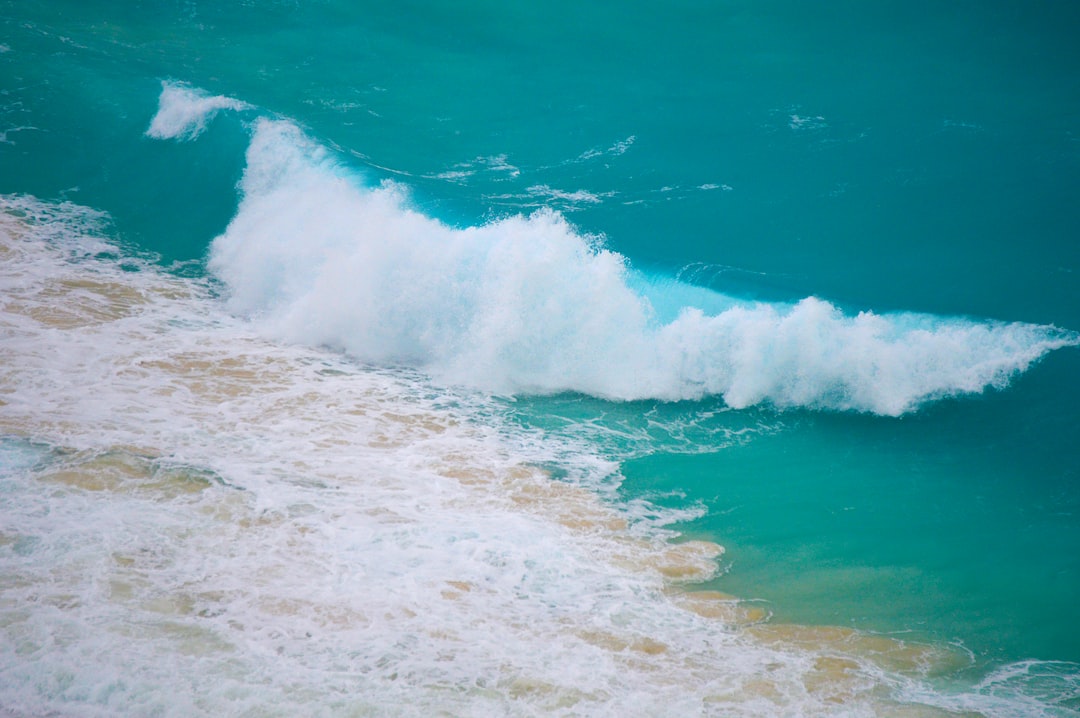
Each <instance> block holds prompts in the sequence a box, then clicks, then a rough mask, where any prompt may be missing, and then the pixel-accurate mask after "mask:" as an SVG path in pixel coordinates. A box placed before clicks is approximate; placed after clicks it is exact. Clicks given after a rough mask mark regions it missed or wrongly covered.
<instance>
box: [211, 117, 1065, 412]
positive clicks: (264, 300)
mask: <svg viewBox="0 0 1080 718" xmlns="http://www.w3.org/2000/svg"><path fill="white" fill-rule="evenodd" d="M241 190H242V194H243V196H242V199H241V203H240V206H239V209H238V212H237V214H236V216H235V217H234V219H233V220H232V222H231V223H230V225H229V227H228V229H227V230H226V231H225V233H224V234H223V235H222V236H220V237H218V238H217V239H216V240H215V241H214V243H213V245H212V247H211V254H210V260H209V268H210V270H211V271H212V272H213V273H214V274H215V275H216V276H217V277H219V278H220V279H221V280H223V281H224V283H225V285H226V286H227V288H228V292H229V296H230V306H231V307H232V308H233V309H234V310H235V311H237V312H238V313H240V314H243V315H246V316H250V317H253V318H256V320H257V323H258V325H259V326H260V327H261V328H262V330H263V331H266V332H268V334H269V335H271V336H275V337H277V338H280V339H285V340H288V341H294V342H299V343H304V344H311V345H323V346H331V347H335V348H339V349H343V350H345V351H346V352H348V353H349V354H351V355H353V356H355V357H357V358H360V359H362V360H365V361H371V362H375V363H388V362H389V363H403V364H407V365H411V366H416V367H419V368H422V369H423V370H424V371H427V372H429V373H430V374H431V375H433V376H435V377H438V378H439V379H440V380H442V381H444V382H447V383H450V384H457V385H463V386H468V387H473V388H477V389H481V390H484V391H491V392H498V393H506V394H515V393H534V394H551V393H558V392H565V391H570V392H580V393H583V394H589V395H594V396H598V397H603V398H607V399H618V400H634V399H649V398H653V399H661V400H666V401H676V400H683V399H700V398H702V397H707V396H721V397H723V399H724V400H725V401H726V402H727V403H728V404H729V405H730V406H732V407H736V408H741V407H746V406H751V405H755V404H769V405H773V406H776V407H781V408H789V407H808V408H813V409H828V410H854V411H862V412H871V413H875V414H882V415H891V416H896V415H900V414H903V413H906V412H910V411H913V410H915V409H917V408H918V407H919V406H920V405H922V404H923V403H925V402H927V401H930V400H936V399H941V398H945V397H952V396H958V395H962V394H971V393H979V392H982V391H984V390H985V389H986V388H988V387H995V388H1001V387H1004V386H1005V385H1007V383H1008V382H1009V380H1010V379H1011V378H1012V377H1013V376H1014V375H1015V374H1017V373H1019V372H1022V371H1024V370H1026V369H1027V368H1028V367H1029V366H1030V365H1031V364H1032V363H1033V362H1035V361H1037V360H1038V359H1039V358H1041V357H1042V356H1044V355H1045V354H1046V353H1047V352H1050V351H1052V350H1054V349H1058V348H1061V347H1065V346H1072V345H1075V344H1076V343H1077V336H1076V335H1075V333H1072V332H1068V331H1062V330H1058V329H1056V328H1054V327H1049V326H1038V325H1032V324H1023V323H1004V322H993V321H977V320H969V319H962V318H946V317H936V316H932V315H919V314H912V313H907V314H887V315H878V314H874V313H872V312H861V313H858V314H856V315H854V316H852V315H848V314H845V313H843V312H842V311H841V310H840V309H839V308H837V307H836V306H834V305H832V304H831V303H829V302H828V301H825V300H823V299H818V298H814V297H810V298H807V299H804V300H802V301H800V302H797V303H795V304H783V303H762V302H741V301H738V300H737V299H735V298H731V297H723V296H719V297H716V298H714V299H713V300H712V301H711V302H710V303H713V304H723V305H726V306H727V307H728V308H726V309H723V310H721V311H719V312H717V313H714V314H706V313H705V312H704V311H703V310H702V309H700V308H698V307H695V306H685V307H683V308H682V309H681V310H679V311H678V312H677V313H676V316H675V317H674V318H673V319H670V320H667V321H666V322H664V321H661V320H660V319H659V318H658V316H657V312H656V311H655V310H654V308H653V306H652V303H651V302H650V301H649V299H648V298H647V296H646V295H647V293H648V292H646V293H642V292H640V291H635V289H634V288H633V287H634V286H635V285H637V286H641V285H643V284H644V285H648V286H649V292H651V293H654V294H655V293H657V292H663V291H664V285H665V284H670V280H660V281H654V280H650V279H649V278H647V277H644V276H642V275H640V274H637V273H636V272H635V270H633V269H632V268H631V267H629V265H628V262H627V261H626V259H625V258H624V257H622V256H621V255H619V254H617V253H615V252H613V251H611V250H609V249H607V248H605V246H604V244H603V242H602V240H601V239H599V238H597V237H593V236H588V235H582V234H580V233H579V232H577V231H576V230H575V228H574V227H573V226H572V225H570V224H569V223H568V222H567V221H566V220H565V218H564V217H563V216H562V215H560V214H558V213H556V212H554V211H552V210H546V209H545V210H540V211H537V212H535V213H533V214H532V215H529V216H523V215H515V216H510V217H506V218H503V219H499V220H495V221H492V222H489V223H487V224H484V225H480V226H475V227H464V228H456V227H452V226H449V225H447V224H445V223H442V222H440V221H438V220H436V219H434V218H431V217H428V216H425V215H424V214H422V213H420V212H418V211H417V210H415V209H413V208H411V207H410V204H409V199H408V194H407V191H406V190H405V188H404V187H403V186H401V185H400V184H398V183H394V182H389V181H387V182H383V183H382V184H380V185H378V186H375V187H370V186H367V185H365V184H364V182H363V181H361V180H360V179H359V178H358V177H357V176H356V175H355V174H354V173H352V172H350V171H349V170H347V168H345V167H344V166H343V165H341V164H340V163H339V162H338V161H337V160H336V159H335V158H334V157H333V156H332V155H331V154H330V153H329V152H328V151H327V150H325V148H323V147H321V146H320V145H318V144H317V143H315V142H313V141H312V140H310V139H309V138H308V137H306V136H305V135H304V134H303V133H302V132H301V131H300V130H299V129H298V128H297V127H296V126H295V125H294V124H292V123H290V122H288V121H283V120H268V119H261V120H259V121H258V122H257V123H256V124H255V126H254V130H253V136H252V140H251V144H250V146H249V148H248V152H247V169H246V170H245V174H244V178H243V181H242V183H241Z"/></svg>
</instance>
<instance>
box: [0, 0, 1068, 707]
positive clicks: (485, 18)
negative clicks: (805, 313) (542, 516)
mask: <svg viewBox="0 0 1080 718" xmlns="http://www.w3.org/2000/svg"><path fill="white" fill-rule="evenodd" d="M1077 28H1080V6H1076V5H1074V4H1072V3H1055V2H1019V1H1009V2H1006V1H999V2H959V3H950V4H948V5H947V6H943V5H941V4H940V3H930V2H902V3H901V2H883V3H860V2H847V1H837V2H829V3H803V2H792V1H789V0H771V1H764V2H749V1H733V2H723V3H698V2H676V3H674V4H672V3H667V4H662V3H650V2H636V1H635V2H623V3H607V2H602V3H585V4H582V3H570V2H548V3H520V2H512V3H496V2H482V1H476V2H467V3H453V4H448V3H437V2H425V1H419V0H412V1H408V2H396V3H369V2H361V3H352V2H344V1H342V0H322V1H317V2H316V1H312V2H286V1H285V0H278V1H275V2H266V3H248V2H216V3H208V2H198V1H196V0H184V1H181V0H176V1H175V2H164V1H161V2H138V3H127V2H74V1H72V2H64V1H62V0H48V1H42V2H34V3H26V2H18V1H17V0H0V91H2V95H0V194H13V193H17V194H29V195H34V196H36V197H40V198H42V199H46V200H70V201H73V202H76V203H78V204H81V205H85V206H89V207H93V208H96V209H99V210H102V211H105V212H107V213H108V214H109V215H110V216H111V218H112V220H113V222H114V225H113V226H114V228H115V232H116V234H117V235H118V237H119V238H120V239H121V240H122V241H123V242H125V243H126V245H127V246H129V247H131V248H132V249H133V250H134V251H146V252H152V253H156V254H157V255H158V256H159V257H160V258H161V261H162V262H163V263H164V264H166V265H168V264H170V263H172V262H177V261H179V262H192V261H193V262H194V263H193V265H190V266H188V267H187V268H186V269H185V271H188V272H191V273H195V274H200V273H202V272H204V271H205V260H206V259H207V257H208V256H209V253H210V246H211V242H212V241H213V240H214V239H215V237H218V236H219V235H221V234H222V233H223V232H224V231H225V230H226V227H227V226H228V225H229V222H230V220H231V219H233V218H234V217H235V216H236V215H237V209H238V204H239V201H240V196H239V193H238V183H240V182H241V180H242V178H243V177H244V171H245V166H246V165H247V164H248V162H249V160H250V157H248V156H246V155H245V152H247V151H248V145H249V142H250V140H251V134H252V127H253V125H254V123H256V121H257V120H258V118H260V117H261V118H267V117H270V118H278V119H287V120H288V121H291V122H295V123H296V125H297V126H299V127H300V128H302V130H303V131H304V133H306V135H307V136H308V137H310V138H312V139H313V141H314V142H316V143H317V144H318V145H319V146H320V147H324V148H326V151H327V152H328V153H329V154H330V155H332V156H333V157H334V158H335V161H336V162H338V163H339V165H340V166H342V167H345V168H346V169H347V171H348V173H350V174H351V175H353V176H356V177H359V178H361V180H362V181H363V182H365V183H367V185H368V186H375V185H377V184H378V183H379V182H381V181H383V180H387V179H389V180H394V181H397V182H400V183H402V184H404V185H405V186H407V187H408V189H409V192H410V193H411V194H410V199H409V203H410V206H411V207H412V208H414V209H415V210H416V211H418V212H419V213H421V214H423V215H424V216H426V217H431V218H436V219H439V220H441V221H443V222H445V223H447V224H448V225H451V226H453V227H473V226H478V225H482V224H484V223H487V222H491V221H494V220H497V219H500V218H505V217H509V216H514V215H517V214H521V213H524V214H528V213H530V212H533V211H535V210H537V209H541V208H550V209H554V210H556V211H558V212H560V213H562V215H563V216H565V217H566V218H567V219H568V220H569V221H570V222H571V223H572V225H573V227H574V228H576V230H577V231H578V232H580V233H582V234H589V235H597V236H601V237H602V242H603V245H604V246H605V247H607V248H608V249H610V250H612V251H614V252H617V253H619V254H620V255H622V256H623V257H625V258H626V260H627V262H628V263H629V265H630V266H631V267H633V269H634V270H635V271H636V272H640V277H643V279H640V281H641V282H643V283H645V284H649V283H650V282H652V283H653V284H650V285H649V286H654V287H656V286H658V287H660V289H658V290H655V294H654V295H653V296H651V299H652V300H653V306H654V308H655V309H656V311H657V313H658V314H659V315H665V314H666V313H669V314H672V315H675V314H677V313H678V311H680V310H681V309H682V308H684V307H685V306H686V301H687V300H686V299H685V297H686V296H693V293H694V291H697V290H710V291H711V292H717V293H721V294H722V295H723V296H724V297H733V298H736V299H737V300H739V301H742V300H760V301H763V302H776V303H788V302H796V301H798V300H800V299H802V298H804V297H807V296H816V297H821V298H823V299H824V300H828V301H829V302H831V303H832V304H833V305H835V306H836V307H838V308H839V310H842V311H843V312H844V313H845V314H846V315H856V314H858V313H859V312H863V311H872V312H874V313H876V314H879V315H886V316H888V313H890V312H901V311H903V312H917V313H920V314H921V315H929V316H932V317H934V318H935V319H934V320H933V321H934V322H938V321H940V322H948V321H951V320H952V318H953V317H966V318H971V321H975V322H983V321H989V322H1026V323H1030V324H1032V325H1038V326H1040V327H1046V326H1050V325H1053V326H1055V327H1057V328H1059V329H1060V330H1063V331H1064V332H1071V331H1076V330H1080V281H1078V279H1077V277H1078V272H1080V204H1078V203H1077V202H1076V193H1077V190H1078V189H1080V124H1078V123H1080V44H1078V43H1076V42H1075V37H1076V30H1077ZM163 83H165V84H164V85H163ZM170 86H173V87H186V88H197V89H198V90H199V91H200V92H203V93H205V94H206V96H224V97H228V98H235V99H236V100H237V101H239V102H243V103H247V104H246V108H247V109H241V110H237V111H223V112H221V113H220V114H219V115H218V116H217V117H216V118H214V119H213V120H212V121H211V122H209V123H208V124H207V127H206V129H205V131H204V132H203V133H202V134H200V135H199V136H198V138H197V139H192V140H191V141H185V140H183V139H181V140H180V141H160V140H155V139H152V138H150V137H148V136H147V135H146V131H147V128H148V126H149V125H150V123H151V120H152V119H153V118H154V116H155V113H156V112H157V111H158V107H159V104H158V103H159V96H160V95H161V93H162V90H163V87H170ZM313 221H314V222H318V219H315V220H313ZM676 280H679V281H682V282H684V283H685V284H689V285H693V287H694V288H696V289H689V288H683V289H682V290H676V289H670V291H667V292H666V293H665V290H664V289H663V287H665V286H667V285H668V284H671V283H674V282H675V281H676ZM226 281H227V280H226ZM680 291H681V292H683V293H679V292H680ZM709 301H714V300H709ZM717 301H718V300H717ZM724 301H727V300H724ZM785 306H786V305H785ZM591 311H593V307H590V306H587V305H585V306H576V307H573V312H574V313H575V314H581V315H585V316H588V315H589V314H590V312H591ZM529 320H530V316H526V317H525V318H524V321H525V322H528V321H529ZM995 326H996V325H995ZM905 336H907V335H905ZM1072 341H1073V342H1074V343H1075V340H1074V339H1073V340H1072ZM329 343H333V342H329ZM342 344H343V345H344V346H345V347H346V348H348V346H349V345H348V343H347V342H342ZM605 356H607V355H606V354H605ZM940 363H947V362H946V361H944V360H941V362H940ZM611 364H612V366H610V367H609V369H610V373H612V374H615V373H617V372H618V370H619V366H618V364H619V362H617V361H612V362H611ZM927 366H928V368H926V369H925V371H927V372H932V371H934V370H935V369H936V368H937V365H935V364H933V362H931V363H930V364H928V365H927ZM1025 367H1026V365H1025V366H1022V367H1019V368H1020V369H1023V368H1025ZM1007 375H1008V376H1007V378H1008V379H1010V381H1009V382H1007V383H1008V386H1004V384H1005V383H1006V382H989V381H987V382H982V383H980V384H979V385H978V386H977V387H965V388H964V389H963V390H962V391H961V390H956V391H952V390H950V391H942V392H939V393H937V394H935V393H933V392H930V394H929V396H928V397H920V398H919V399H918V400H917V401H915V402H914V404H913V405H911V406H910V407H908V409H910V410H907V409H905V411H904V412H888V411H885V412H876V413H875V411H874V410H873V409H870V410H868V409H867V408H866V407H860V406H856V410H855V411H833V410H832V409H830V406H831V405H829V404H828V402H817V403H815V402H809V403H808V404H807V405H799V403H798V402H785V401H782V400H777V399H776V398H775V395H770V396H771V397H772V398H769V397H766V398H765V399H764V400H762V401H760V402H758V401H755V402H751V404H753V405H751V406H745V405H738V403H737V402H734V401H729V402H728V403H727V404H725V401H724V400H723V398H722V397H718V396H706V397H704V398H700V399H699V400H697V399H695V397H693V396H690V397H681V398H683V399H686V400H684V401H681V402H675V403H669V402H666V401H665V399H666V398H667V397H663V396H661V397H654V398H646V399H644V400H641V401H631V402H625V401H607V400H606V399H605V398H604V397H609V398H610V397H611V396H612V395H613V394H617V392H610V391H603V390H597V391H596V392H592V393H594V394H595V395H596V396H595V397H590V396H583V395H582V394H589V393H590V392H589V391H588V390H584V391H582V390H581V389H580V387H578V386H576V385H573V386H571V387H570V388H573V389H577V390H578V391H577V392H576V393H563V392H561V387H558V386H556V387H555V389H554V393H555V396H549V395H548V394H550V393H551V391H548V390H546V389H544V388H543V387H541V390H540V391H538V392H532V391H528V390H523V391H517V392H514V391H511V392H509V393H510V394H513V395H515V396H514V401H513V402H511V405H512V407H513V408H512V409H511V410H510V411H511V412H512V413H515V417H516V420H517V421H519V422H520V423H522V424H525V425H528V426H533V427H539V428H541V429H543V430H545V431H550V432H552V433H559V432H562V433H566V434H571V435H578V434H580V435H581V436H585V437H587V440H588V441H594V442H595V445H596V447H597V448H596V451H597V452H598V453H600V454H602V455H603V456H605V457H608V458H611V459H613V460H616V461H620V462H622V464H621V469H620V471H621V476H622V477H624V478H625V480H624V481H623V483H622V486H621V489H620V496H621V497H622V499H624V500H627V501H631V502H632V501H633V500H635V499H638V498H641V497H645V498H649V499H652V500H655V501H656V502H657V503H659V504H661V505H664V504H668V505H672V506H681V507H704V508H705V509H706V512H705V513H704V514H703V515H702V516H700V517H699V518H697V519H694V520H692V521H690V522H688V523H687V524H685V525H683V526H681V527H680V529H681V530H684V531H685V532H686V533H687V535H689V536H693V537H702V538H709V539H711V540H715V541H717V542H719V543H721V544H723V545H725V546H726V548H727V553H726V554H725V556H724V558H723V559H722V567H723V569H724V571H723V574H722V575H721V576H720V577H718V578H717V579H715V581H714V582H713V584H711V585H713V586H714V587H716V588H718V589H720V590H722V591H725V592H727V593H731V594H734V595H736V596H740V597H743V598H747V599H757V600H760V601H761V602H762V605H765V606H767V607H768V609H769V611H771V612H772V614H773V616H774V620H777V621H782V622H792V623H803V624H812V625H841V626H852V627H855V628H859V629H863V630H867V631H879V632H884V633H888V634H890V635H900V636H912V637H917V638H919V639H924V640H930V641H935V642H942V643H952V644H957V645H960V646H963V647H964V648H965V649H967V650H970V651H971V652H972V653H973V654H974V655H975V657H976V664H977V666H978V667H979V668H980V669H989V668H993V667H995V666H1000V665H1004V664H1008V663H1011V662H1016V661H1022V660H1026V659H1038V660H1044V661H1067V662H1077V663H1080V453H1078V451H1077V446H1078V444H1080V412H1078V411H1077V406H1078V405H1080V382H1078V381H1077V377H1078V376H1080V352H1078V351H1077V349H1076V348H1075V347H1066V348H1064V349H1062V350H1061V351H1056V352H1053V353H1052V354H1051V355H1049V356H1047V357H1046V358H1045V359H1043V360H1042V361H1041V362H1039V363H1038V364H1033V365H1032V368H1030V370H1029V371H1027V372H1026V373H1023V374H1022V375H1020V373H1019V371H1010V372H1007ZM988 383H997V384H1001V386H995V387H990V388H986V389H985V390H984V386H985V385H986V384H988ZM503 393H507V392H503ZM826 393H827V392H826ZM536 394H541V395H540V396H536ZM956 394H963V396H955V395H956ZM597 397H599V398H597ZM942 397H943V398H942ZM615 398H616V399H622V398H625V397H623V396H616V397H615ZM631 398H636V397H631ZM729 398H730V397H729ZM924 399H926V400H924ZM937 399H940V401H937ZM729 405H730V406H729ZM777 405H780V406H777ZM844 406H847V405H844ZM823 407H824V408H823ZM842 408H843V407H842ZM879 413H886V414H887V413H902V414H903V415H902V416H879V415H877V414H879ZM643 417H645V418H643ZM653 419H655V421H653ZM650 422H652V423H651V424H650ZM627 426H632V427H634V431H629V432H625V431H623V429H625V427H627ZM582 427H588V429H589V430H588V431H585V430H584V429H582ZM597 427H599V428H600V430H601V431H599V432H596V431H595V430H596V429H597ZM658 427H659V428H658ZM639 428H640V429H641V431H637V429H639ZM578 429H582V430H581V431H578ZM605 429H611V430H612V431H611V432H605V431H603V430H605ZM598 436H599V437H600V438H597V437H598ZM1074 669H1076V667H1075V666H1072V667H1071V668H1070V669H1069V671H1071V673H1068V675H1071V676H1075V675H1076V674H1077V673H1080V669H1078V670H1074ZM1070 685H1073V686H1075V680H1074V681H1073V683H1072V684H1070ZM1078 695H1080V694H1076V693H1075V689H1073V692H1072V693H1071V694H1069V695H1067V696H1065V697H1064V698H1063V699H1062V700H1061V701H1059V702H1058V703H1056V706H1057V708H1056V709H1059V710H1061V711H1065V712H1063V713H1061V714H1063V715H1064V714H1071V713H1069V712H1068V711H1073V710H1075V709H1077V703H1076V701H1077V700H1080V698H1078ZM1069 701H1071V702H1069Z"/></svg>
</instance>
